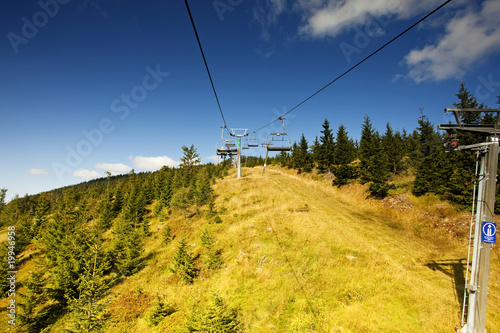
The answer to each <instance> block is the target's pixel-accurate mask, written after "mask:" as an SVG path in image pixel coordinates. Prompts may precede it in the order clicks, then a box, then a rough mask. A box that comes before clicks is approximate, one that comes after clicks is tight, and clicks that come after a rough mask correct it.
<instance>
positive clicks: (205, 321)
mask: <svg viewBox="0 0 500 333" xmlns="http://www.w3.org/2000/svg"><path fill="white" fill-rule="evenodd" d="M193 312H194V313H193V316H192V318H191V321H190V322H189V323H188V327H187V330H188V332H225V333H236V332H241V323H240V320H239V318H238V313H237V311H236V310H235V309H232V308H230V307H228V306H227V305H226V304H225V302H224V300H223V299H222V298H221V297H220V296H218V295H216V294H213V295H212V297H211V298H210V300H209V303H208V305H207V306H206V308H205V309H204V310H203V311H202V312H201V313H195V312H196V310H194V311H193Z"/></svg>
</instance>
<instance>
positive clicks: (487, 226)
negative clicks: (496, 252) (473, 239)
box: [481, 222, 497, 243]
mask: <svg viewBox="0 0 500 333" xmlns="http://www.w3.org/2000/svg"><path fill="white" fill-rule="evenodd" d="M496 238H497V224H496V223H494V222H483V227H482V236H481V241H482V242H483V243H496Z"/></svg>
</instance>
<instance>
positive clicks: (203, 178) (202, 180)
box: [195, 169, 213, 206]
mask: <svg viewBox="0 0 500 333" xmlns="http://www.w3.org/2000/svg"><path fill="white" fill-rule="evenodd" d="M212 196H213V190H212V184H211V181H210V176H209V174H208V173H207V171H206V170H205V169H203V170H202V171H201V172H199V173H198V175H197V179H196V187H195V201H196V204H197V205H198V206H203V205H206V204H207V203H208V202H209V201H210V200H211V198H212Z"/></svg>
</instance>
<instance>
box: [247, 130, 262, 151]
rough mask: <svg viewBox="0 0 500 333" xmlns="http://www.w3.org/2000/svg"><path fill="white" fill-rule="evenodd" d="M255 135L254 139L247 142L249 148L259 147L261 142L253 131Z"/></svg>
mask: <svg viewBox="0 0 500 333" xmlns="http://www.w3.org/2000/svg"><path fill="white" fill-rule="evenodd" d="M253 133H254V137H253V138H250V139H247V141H246V146H247V147H249V148H256V147H259V142H258V141H257V137H256V136H257V134H256V133H255V131H253Z"/></svg>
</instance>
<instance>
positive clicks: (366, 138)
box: [359, 115, 379, 183]
mask: <svg viewBox="0 0 500 333" xmlns="http://www.w3.org/2000/svg"><path fill="white" fill-rule="evenodd" d="M377 140H379V136H378V133H377V132H376V131H375V130H374V129H373V127H372V123H371V120H370V118H369V117H368V115H365V120H364V122H363V124H362V125H361V140H360V142H359V160H360V167H359V172H360V176H361V182H363V183H367V182H370V181H372V180H373V179H374V177H375V174H376V173H377V172H378V170H376V168H375V166H374V165H373V163H374V161H375V159H374V156H375V155H376V147H377V146H378V141H377Z"/></svg>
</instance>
